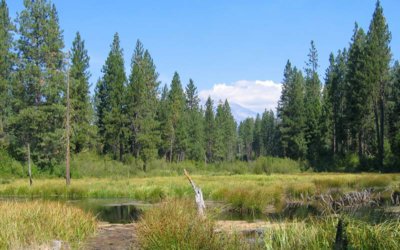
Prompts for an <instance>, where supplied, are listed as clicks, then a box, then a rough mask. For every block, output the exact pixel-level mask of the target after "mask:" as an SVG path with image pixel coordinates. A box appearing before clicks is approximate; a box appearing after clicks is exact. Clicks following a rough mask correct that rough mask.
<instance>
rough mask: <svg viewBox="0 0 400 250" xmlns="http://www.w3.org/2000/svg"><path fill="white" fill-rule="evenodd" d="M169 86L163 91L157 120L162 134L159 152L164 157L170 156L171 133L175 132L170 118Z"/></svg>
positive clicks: (165, 86)
mask: <svg viewBox="0 0 400 250" xmlns="http://www.w3.org/2000/svg"><path fill="white" fill-rule="evenodd" d="M168 96H169V91H168V86H167V85H166V84H165V85H164V87H163V89H162V91H161V98H160V101H159V103H158V105H157V107H158V108H157V121H158V124H159V131H160V136H161V141H160V144H159V145H158V154H159V155H160V156H161V157H163V158H165V159H166V158H167V156H168V157H169V160H171V155H170V151H169V150H170V145H171V143H170V142H171V141H170V135H171V134H172V133H173V127H172V123H171V120H170V119H169V108H168ZM168 154H169V155H168Z"/></svg>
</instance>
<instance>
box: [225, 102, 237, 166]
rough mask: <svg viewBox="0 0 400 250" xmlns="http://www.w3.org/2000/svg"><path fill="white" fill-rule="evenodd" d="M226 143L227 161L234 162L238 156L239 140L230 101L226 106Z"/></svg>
mask: <svg viewBox="0 0 400 250" xmlns="http://www.w3.org/2000/svg"><path fill="white" fill-rule="evenodd" d="M223 110H224V123H223V124H224V126H223V128H224V142H225V148H226V153H225V160H227V161H233V160H234V159H235V155H236V144H237V142H236V140H237V138H236V137H237V132H236V121H235V118H234V117H233V115H232V111H231V107H230V105H229V102H228V100H225V102H224V106H223Z"/></svg>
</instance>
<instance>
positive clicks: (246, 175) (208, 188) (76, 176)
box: [0, 153, 400, 249]
mask: <svg viewBox="0 0 400 250" xmlns="http://www.w3.org/2000/svg"><path fill="white" fill-rule="evenodd" d="M11 163H13V164H7V166H8V168H5V167H4V166H5V164H3V165H4V166H3V167H2V168H1V167H0V170H1V169H2V171H0V172H3V174H2V175H1V178H0V197H3V198H4V199H5V200H7V199H13V198H15V197H24V198H28V200H29V199H30V198H39V199H33V200H32V201H31V202H12V201H1V202H0V206H1V209H2V211H7V212H6V213H2V214H1V215H0V222H1V228H0V229H1V232H2V233H1V234H0V248H2V247H3V248H10V247H11V246H10V245H9V244H10V243H9V242H13V244H15V245H16V246H17V247H21V246H25V245H36V246H39V245H42V244H48V242H49V241H51V240H53V239H61V240H63V241H66V242H69V243H70V244H71V245H72V246H79V245H80V244H81V242H82V241H84V240H85V239H86V238H87V237H88V236H89V235H92V234H93V233H94V232H95V229H96V219H95V217H93V215H90V214H87V213H85V212H83V211H81V210H79V209H78V208H76V207H72V206H68V205H66V204H64V203H63V202H62V200H71V199H86V198H129V199H132V200H136V201H143V202H149V203H153V204H155V205H154V207H153V208H151V209H150V210H148V211H145V213H144V215H143V217H142V219H141V220H140V221H139V222H138V228H137V235H138V241H139V243H140V244H141V247H142V248H144V249H162V248H163V246H166V245H169V246H170V248H172V249H183V248H185V249H199V248H201V249H246V248H248V249H257V248H260V249H288V248H294V247H297V248H298V249H331V248H332V247H333V244H334V237H335V233H336V227H337V222H338V218H339V217H341V218H344V219H345V221H346V224H347V225H348V226H347V229H346V232H347V238H348V241H349V244H351V246H352V247H353V248H356V249H360V248H361V249H369V248H371V247H372V248H373V247H374V246H378V247H379V248H385V249H396V247H395V246H397V245H399V244H400V243H399V242H398V240H396V239H398V238H399V237H398V235H397V234H398V231H399V230H398V229H399V225H400V224H399V222H398V220H393V219H390V220H385V219H383V220H379V221H374V220H373V218H372V216H371V218H369V217H368V216H367V218H359V216H358V217H355V216H353V214H351V213H350V214H349V213H347V212H345V211H344V208H346V207H348V206H350V207H351V205H354V204H352V202H353V203H355V205H356V206H358V205H362V206H363V205H366V206H369V207H371V206H373V207H385V206H386V205H393V200H392V199H393V194H400V174H380V173H357V174H356V173H313V172H307V171H304V170H305V169H304V165H302V163H301V162H296V161H292V160H289V159H278V158H272V157H262V158H259V159H257V160H256V161H254V162H249V163H245V162H236V163H230V164H228V163H221V164H209V165H206V164H201V163H193V162H190V161H187V162H181V163H179V164H178V163H165V162H164V161H155V162H152V163H151V164H149V165H148V166H147V167H148V168H147V171H146V172H143V171H142V163H141V162H138V161H135V160H129V159H127V160H126V161H125V162H123V163H121V162H116V161H114V160H112V159H109V158H107V157H104V158H102V159H101V161H99V158H98V157H97V156H96V155H95V154H91V153H84V154H81V155H78V156H76V157H75V158H73V160H72V164H71V166H72V168H71V170H72V182H71V185H70V186H69V187H66V185H65V179H64V178H62V176H63V175H64V173H63V167H62V166H60V167H56V168H54V169H53V170H52V172H41V171H38V170H37V169H36V170H34V181H33V185H32V186H29V180H28V179H27V178H26V177H24V174H23V173H24V166H22V165H19V164H17V163H15V162H12V161H11ZM0 165H1V164H0ZM9 166H12V168H10V167H9ZM184 168H185V169H187V170H189V172H190V174H191V177H192V179H193V180H194V181H195V183H196V184H197V185H198V186H199V187H200V188H201V189H202V191H203V195H204V198H205V200H207V201H210V202H218V203H219V204H222V205H221V206H220V207H216V208H213V207H208V209H207V218H206V219H199V218H197V217H196V211H195V208H194V206H193V203H194V199H193V198H194V193H193V189H192V187H191V186H190V184H189V182H188V181H187V179H186V177H185V176H184V175H183V169H184ZM360 196H361V198H362V199H361V200H360V199H359V198H357V197H360ZM349 197H350V198H349ZM352 199H354V200H352ZM43 200H44V201H43ZM46 200H61V201H59V202H54V201H52V202H51V201H46ZM358 203H360V204H358ZM338 204H339V205H340V204H342V206H343V207H340V206H339V207H338ZM11 207H12V208H11ZM291 207H295V209H297V208H299V207H304V208H305V211H306V212H305V213H304V214H302V215H301V211H302V210H301V209H299V211H300V215H301V216H295V217H293V216H287V215H286V214H285V213H286V212H287V211H291V210H290V209H291ZM342 208H343V209H342ZM309 211H312V212H311V213H309ZM224 212H227V213H235V214H243V215H250V216H251V215H252V216H254V214H255V213H257V214H262V215H263V220H264V221H265V222H266V223H269V222H271V223H272V224H274V225H275V226H274V227H268V228H267V229H266V230H265V231H264V232H263V234H262V236H261V237H260V239H257V240H256V241H253V242H252V243H251V242H249V241H248V239H246V238H244V237H243V236H242V235H241V234H240V233H238V232H221V231H220V230H218V228H217V226H216V221H217V220H219V219H221V218H222V217H218V216H219V215H220V214H221V213H224ZM32 214H34V216H33V217H32ZM64 214H66V215H67V216H64ZM218 214H219V215H218ZM61 215H62V216H61ZM167 215H168V216H167ZM274 215H277V216H278V217H277V216H274ZM68 216H70V217H68ZM71 217H73V218H76V219H75V220H74V221H76V223H74V224H68V223H66V222H67V221H68V220H70V218H71ZM10 218H12V219H10ZM253 218H255V217H253ZM44 221H51V222H54V225H53V224H49V223H43V222H44ZM27 222H29V223H27ZM13 223H14V224H13ZM36 227H38V228H41V230H40V231H37V230H34V229H33V228H36ZM217 231H218V233H215V232H217ZM6 232H7V233H6ZM183 239H184V240H183ZM206 239H207V240H206ZM205 242H206V243H207V244H205ZM254 242H257V244H254ZM250 243H251V244H250Z"/></svg>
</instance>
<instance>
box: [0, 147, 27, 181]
mask: <svg viewBox="0 0 400 250" xmlns="http://www.w3.org/2000/svg"><path fill="white" fill-rule="evenodd" d="M25 172H26V173H25ZM26 174H27V171H24V168H23V166H22V164H21V163H20V162H18V161H16V160H14V159H13V158H11V156H10V155H8V153H7V152H6V151H5V150H4V149H0V176H2V177H11V176H12V177H24V176H26Z"/></svg>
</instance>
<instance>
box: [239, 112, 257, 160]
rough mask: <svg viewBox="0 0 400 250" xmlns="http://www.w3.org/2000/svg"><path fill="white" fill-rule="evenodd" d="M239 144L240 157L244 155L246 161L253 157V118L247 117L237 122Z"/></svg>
mask: <svg viewBox="0 0 400 250" xmlns="http://www.w3.org/2000/svg"><path fill="white" fill-rule="evenodd" d="M238 133H239V137H240V142H241V145H239V147H240V149H241V150H240V153H241V154H242V155H240V157H241V158H243V157H242V156H244V159H245V160H246V161H251V160H252V159H253V143H254V119H253V118H247V119H245V120H244V121H242V122H241V123H240V124H239V129H238Z"/></svg>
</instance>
